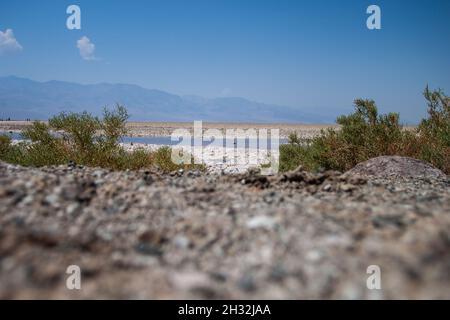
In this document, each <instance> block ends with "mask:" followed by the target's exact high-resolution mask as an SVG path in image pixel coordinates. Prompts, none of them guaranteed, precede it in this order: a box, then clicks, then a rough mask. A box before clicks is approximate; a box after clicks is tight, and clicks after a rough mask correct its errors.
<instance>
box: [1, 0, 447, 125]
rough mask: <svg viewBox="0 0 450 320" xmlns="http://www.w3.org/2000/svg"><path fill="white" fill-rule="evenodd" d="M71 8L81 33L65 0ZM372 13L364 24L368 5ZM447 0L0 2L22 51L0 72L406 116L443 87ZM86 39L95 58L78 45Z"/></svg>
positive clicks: (5, 59) (4, 23)
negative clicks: (365, 102) (373, 105)
mask: <svg viewBox="0 0 450 320" xmlns="http://www.w3.org/2000/svg"><path fill="white" fill-rule="evenodd" d="M71 4H76V5H79V6H80V7H81V15H82V17H81V20H82V22H81V23H82V29H81V30H68V29H67V28H66V19H67V17H68V15H67V14H66V8H67V7H68V6H69V5H71ZM371 4H377V5H379V6H380V7H381V10H382V29H381V30H368V29H367V27H366V19H367V17H368V15H367V14H366V9H367V7H368V6H369V5H371ZM449 15H450V1H448V0H428V1H427V0H415V1H404V0H388V1H380V0H371V1H365V0H342V1H336V0H329V1H325V0H322V1H321V0H316V1H302V0H292V1H288V0H276V1H275V0H274V1H271V0H183V1H181V0H179V1H174V0H173V1H172V0H158V1H156V0H142V1H139V0H134V1H122V0H116V1H112V0H111V1H106V0H89V1H75V0H72V1H65V0H40V1H25V0H14V1H10V0H2V1H0V31H2V32H5V31H6V30H7V29H11V30H12V31H13V33H14V36H15V38H16V40H17V41H18V43H19V44H20V46H21V47H22V49H21V50H16V51H15V52H9V53H8V54H3V55H1V56H0V76H6V75H16V76H21V77H27V78H31V79H33V80H39V81H47V80H64V81H73V82H79V83H98V82H113V83H116V82H120V83H133V84H138V85H141V86H143V87H146V88H154V89H160V90H164V91H168V92H171V93H175V94H181V95H188V94H189V95H190V94H193V95H200V96H205V97H218V96H239V97H244V98H248V99H251V100H255V101H260V102H266V103H273V104H280V105H289V106H293V107H298V108H300V109H304V110H308V111H315V110H320V111H321V112H323V111H324V110H326V111H329V112H332V113H340V112H348V111H350V110H352V101H353V99H355V98H357V97H362V98H372V99H375V100H376V102H377V104H378V105H379V107H380V109H381V110H382V111H397V112H400V114H401V118H402V119H403V120H404V121H408V122H411V121H415V120H417V119H418V118H420V117H421V116H423V115H424V114H425V112H426V107H425V103H424V100H423V98H422V96H421V92H422V91H423V89H424V87H425V85H426V84H427V83H428V84H430V86H431V87H441V88H443V89H444V90H446V91H447V93H448V92H450V59H449V52H450V19H449ZM84 36H86V37H87V38H89V39H90V41H91V42H92V43H93V44H95V53H94V55H95V57H96V59H94V60H85V59H83V58H82V57H81V56H80V52H79V50H78V48H77V41H78V40H79V39H81V38H82V37H84Z"/></svg>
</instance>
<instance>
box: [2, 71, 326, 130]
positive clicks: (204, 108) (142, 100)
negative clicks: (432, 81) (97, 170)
mask: <svg viewBox="0 0 450 320" xmlns="http://www.w3.org/2000/svg"><path fill="white" fill-rule="evenodd" d="M116 103H120V104H123V105H125V106H126V107H127V109H128V111H129V113H130V114H131V120H142V121H144V120H147V121H193V120H203V121H218V122H219V121H223V122H225V121H226V122H261V123H266V122H290V123H292V122H299V123H325V122H333V120H334V119H332V118H331V119H330V118H324V117H323V116H318V115H313V114H308V113H306V112H302V111H300V110H298V109H295V108H292V107H283V106H276V105H269V104H264V103H259V102H254V101H250V100H247V99H243V98H215V99H206V98H201V97H195V96H184V97H181V96H178V95H174V94H170V93H167V92H164V91H159V90H150V89H145V88H142V87H139V86H137V85H129V84H110V83H100V84H89V85H82V84H76V83H70V82H63V81H48V82H37V81H32V80H29V79H24V78H18V77H0V118H3V119H5V118H12V119H25V118H32V119H47V118H48V117H49V116H52V115H54V114H56V113H59V112H61V111H73V112H80V111H84V110H87V111H89V112H91V113H93V114H96V115H98V114H100V113H101V110H102V108H103V107H105V106H108V107H111V106H114V105H115V104H116Z"/></svg>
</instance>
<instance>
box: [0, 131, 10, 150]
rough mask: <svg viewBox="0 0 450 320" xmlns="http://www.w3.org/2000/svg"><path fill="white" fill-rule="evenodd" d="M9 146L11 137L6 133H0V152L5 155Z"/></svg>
mask: <svg viewBox="0 0 450 320" xmlns="http://www.w3.org/2000/svg"><path fill="white" fill-rule="evenodd" d="M10 147H11V138H10V137H8V136H7V135H3V134H2V135H0V154H2V155H5V154H6V153H8V151H9V149H10Z"/></svg>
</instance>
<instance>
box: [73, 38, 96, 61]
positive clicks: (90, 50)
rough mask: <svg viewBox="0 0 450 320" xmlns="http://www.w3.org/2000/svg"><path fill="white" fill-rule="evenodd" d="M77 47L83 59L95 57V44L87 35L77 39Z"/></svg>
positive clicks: (94, 58) (93, 58)
mask: <svg viewBox="0 0 450 320" xmlns="http://www.w3.org/2000/svg"><path fill="white" fill-rule="evenodd" d="M77 48H78V49H79V50H80V55H81V57H82V58H83V59H84V60H96V59H97V58H96V57H95V54H94V52H95V44H93V43H92V42H91V40H89V38H88V37H86V36H83V37H82V38H81V39H80V40H78V41H77Z"/></svg>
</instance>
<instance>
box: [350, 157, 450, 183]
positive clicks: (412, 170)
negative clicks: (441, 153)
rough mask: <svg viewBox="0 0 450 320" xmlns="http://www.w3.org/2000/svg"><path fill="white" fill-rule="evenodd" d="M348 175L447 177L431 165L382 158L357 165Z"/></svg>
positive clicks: (399, 158) (412, 160) (409, 159)
mask: <svg viewBox="0 0 450 320" xmlns="http://www.w3.org/2000/svg"><path fill="white" fill-rule="evenodd" d="M347 174H350V175H353V174H358V175H360V176H365V177H378V178H393V177H412V178H437V179H445V178H447V175H446V174H445V173H443V172H442V171H441V170H439V169H437V168H435V167H433V166H432V165H431V164H429V163H426V162H423V161H420V160H417V159H413V158H408V157H399V156H381V157H377V158H372V159H369V160H367V161H365V162H361V163H359V164H357V165H356V166H355V167H354V168H353V169H350V170H349V171H347Z"/></svg>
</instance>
